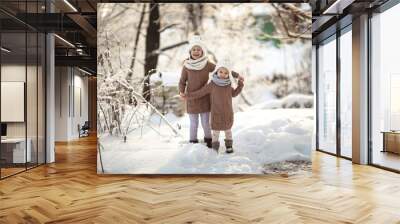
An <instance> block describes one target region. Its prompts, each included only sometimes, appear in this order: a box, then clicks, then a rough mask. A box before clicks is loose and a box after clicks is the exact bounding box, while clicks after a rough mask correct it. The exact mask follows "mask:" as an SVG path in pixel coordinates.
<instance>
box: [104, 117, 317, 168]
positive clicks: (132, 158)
mask: <svg viewBox="0 0 400 224" xmlns="http://www.w3.org/2000/svg"><path fill="white" fill-rule="evenodd" d="M168 120H169V121H170V122H171V123H172V124H173V125H177V126H178V124H179V126H181V134H182V137H174V136H173V135H168V134H165V135H164V134H162V135H161V136H160V134H158V133H157V132H155V131H154V130H152V129H147V130H141V133H142V134H141V135H139V134H138V133H135V132H132V133H131V134H130V135H128V136H127V142H123V141H122V139H121V137H114V136H102V137H101V138H100V140H99V141H100V143H101V145H102V146H103V148H102V150H101V154H102V155H101V158H102V165H103V169H104V172H105V173H122V174H261V173H263V172H264V171H265V165H266V164H273V163H279V162H282V161H309V160H310V152H311V142H312V131H313V110H312V109H274V110H271V109H252V110H249V111H245V112H238V113H236V114H235V123H234V127H233V140H234V143H233V147H234V150H235V152H234V153H233V154H226V153H225V147H224V144H223V137H224V136H223V134H222V136H221V139H220V141H221V145H222V147H221V148H220V151H219V153H216V152H215V151H213V150H211V149H208V148H207V147H206V146H205V145H204V144H201V143H200V144H189V143H187V139H188V136H187V135H188V132H189V131H188V128H189V118H188V117H186V116H185V117H182V118H176V117H174V116H173V115H168ZM151 122H158V121H157V119H152V120H151ZM160 130H162V131H163V133H168V131H167V130H168V129H166V128H165V127H162V128H160ZM198 136H199V139H202V137H203V134H202V129H199V135H198ZM98 171H99V173H100V172H101V171H102V169H101V164H100V163H99V164H98Z"/></svg>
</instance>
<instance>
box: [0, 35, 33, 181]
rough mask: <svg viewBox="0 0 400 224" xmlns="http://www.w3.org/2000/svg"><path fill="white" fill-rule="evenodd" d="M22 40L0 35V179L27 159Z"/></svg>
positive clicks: (18, 36) (11, 172)
mask: <svg viewBox="0 0 400 224" xmlns="http://www.w3.org/2000/svg"><path fill="white" fill-rule="evenodd" d="M26 41H27V39H26V33H2V34H1V43H2V47H3V48H6V49H8V50H7V51H4V50H2V51H1V54H2V56H1V123H2V126H3V127H2V129H3V133H2V140H1V157H2V167H3V169H2V171H1V172H2V177H5V176H9V175H11V174H14V173H17V172H20V171H23V170H25V165H26V164H25V163H26V161H30V158H31V156H30V155H31V154H30V153H31V151H30V150H28V151H27V150H26V146H27V144H26V119H25V91H26V74H27V67H26ZM28 146H29V144H28ZM28 149H29V147H28Z"/></svg>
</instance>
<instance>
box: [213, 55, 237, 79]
mask: <svg viewBox="0 0 400 224" xmlns="http://www.w3.org/2000/svg"><path fill="white" fill-rule="evenodd" d="M231 67H232V64H231V62H230V60H229V59H223V60H219V61H218V62H217V64H216V65H215V69H214V71H212V72H211V73H210V76H209V77H210V79H212V75H213V74H214V73H216V72H217V70H218V69H219V68H226V69H227V70H228V72H229V79H230V80H231V83H234V79H233V76H232V70H231Z"/></svg>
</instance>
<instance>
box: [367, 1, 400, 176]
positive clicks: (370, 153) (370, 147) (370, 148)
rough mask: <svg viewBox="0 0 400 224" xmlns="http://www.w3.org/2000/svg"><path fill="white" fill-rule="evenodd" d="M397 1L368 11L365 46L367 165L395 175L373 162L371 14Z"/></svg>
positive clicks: (388, 168) (393, 170)
mask: <svg viewBox="0 0 400 224" xmlns="http://www.w3.org/2000/svg"><path fill="white" fill-rule="evenodd" d="M399 3H400V1H399V0H389V1H387V2H385V3H384V4H382V5H380V6H379V7H377V8H375V9H373V10H370V11H368V31H367V42H368V43H367V45H368V54H367V61H368V69H367V72H368V74H367V80H368V115H367V116H368V126H367V127H368V165H371V166H374V167H377V168H380V169H384V170H388V171H391V172H395V173H400V170H397V169H393V168H390V167H386V166H383V165H379V164H374V160H373V150H374V149H373V141H372V94H373V88H372V75H373V74H372V54H373V51H372V18H373V13H383V12H385V11H386V10H388V9H390V8H392V7H394V6H396V5H397V4H399Z"/></svg>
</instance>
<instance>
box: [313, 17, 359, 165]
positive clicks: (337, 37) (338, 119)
mask: <svg viewBox="0 0 400 224" xmlns="http://www.w3.org/2000/svg"><path fill="white" fill-rule="evenodd" d="M351 25H352V24H351V23H350V24H348V25H346V26H345V27H343V28H340V27H339V26H337V31H336V32H335V33H334V34H332V35H330V36H328V37H326V38H325V39H323V40H321V41H320V42H319V43H318V44H317V45H316V47H315V51H316V52H315V55H316V57H315V60H316V63H315V64H316V71H315V72H316V79H315V80H316V98H317V99H316V109H315V111H316V150H317V151H319V152H323V153H326V154H329V155H333V156H337V157H340V158H344V159H347V160H352V159H351V158H350V157H347V156H343V155H342V153H341V117H340V109H341V108H340V103H341V101H340V81H341V67H340V60H341V59H340V37H341V36H342V35H343V34H345V33H346V32H350V31H351V29H350V30H349V28H350V27H351ZM332 36H335V38H334V39H332ZM329 39H332V40H329ZM330 41H336V61H335V63H336V153H332V152H328V151H326V150H324V149H321V148H320V147H319V134H320V133H319V94H320V93H319V81H320V80H319V76H320V75H319V58H320V56H319V48H320V44H321V43H323V42H330Z"/></svg>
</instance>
